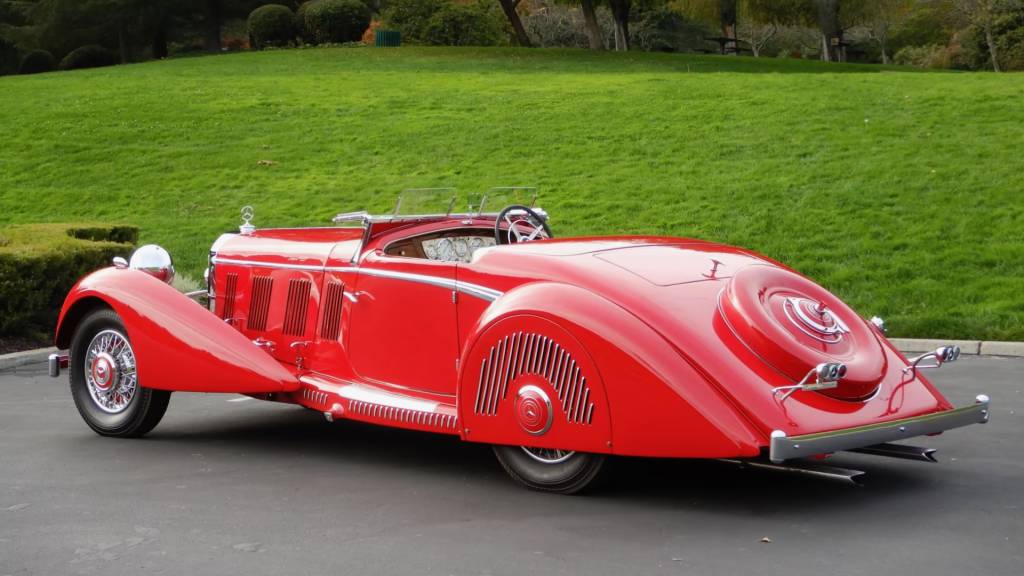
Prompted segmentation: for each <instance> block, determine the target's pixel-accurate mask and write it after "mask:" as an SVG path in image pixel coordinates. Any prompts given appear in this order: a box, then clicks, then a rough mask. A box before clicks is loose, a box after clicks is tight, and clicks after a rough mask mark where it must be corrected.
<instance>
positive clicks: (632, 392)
mask: <svg viewBox="0 0 1024 576" xmlns="http://www.w3.org/2000/svg"><path fill="white" fill-rule="evenodd" d="M531 323H532V326H533V327H534V328H536V330H527V329H523V328H521V326H528V325H530V324H531ZM545 323H547V324H550V325H553V326H555V327H556V329H555V330H552V331H550V332H548V333H547V334H545V336H547V337H548V338H549V339H550V340H553V341H555V342H557V343H558V344H559V345H560V347H561V348H562V349H567V350H568V349H573V348H574V347H575V349H576V350H578V352H576V353H575V354H574V355H575V356H578V358H576V360H577V363H578V365H579V367H580V369H581V371H582V372H583V373H584V374H587V371H588V370H592V372H593V374H592V375H590V374H587V376H588V381H589V382H590V391H591V397H590V399H589V400H588V401H590V402H593V403H594V408H593V410H594V416H593V419H592V422H591V424H590V425H589V427H587V426H576V427H572V426H562V430H561V431H562V432H566V430H568V433H558V434H556V432H557V431H558V430H557V429H556V427H555V426H552V428H551V433H550V434H544V435H540V436H536V435H533V434H530V433H529V432H528V431H526V430H524V428H523V426H522V424H521V417H520V416H519V415H517V413H516V408H517V406H516V395H517V392H518V390H517V387H516V384H517V383H512V384H511V385H510V386H509V389H508V390H507V391H503V390H501V387H500V386H499V387H497V388H498V392H497V400H493V391H492V400H491V405H495V404H496V405H497V407H496V408H493V409H491V412H493V414H490V413H488V411H487V410H486V409H481V408H480V406H481V404H483V405H484V406H485V407H486V406H488V404H487V402H486V399H487V395H488V388H489V384H490V383H491V382H492V380H493V370H494V366H497V367H498V372H499V379H500V374H501V373H502V370H505V373H506V374H507V373H508V372H507V371H508V370H509V367H508V363H507V361H506V363H505V365H502V364H500V361H499V363H498V364H495V362H494V361H492V360H491V359H492V357H495V356H498V355H501V356H503V357H504V358H506V359H507V358H509V357H511V358H513V364H512V368H511V369H512V370H513V371H515V370H517V369H518V368H517V366H518V365H517V364H515V360H514V359H515V358H517V357H525V361H526V362H527V364H528V365H530V363H531V360H530V359H531V356H530V354H531V353H539V358H540V359H539V360H538V361H535V362H534V363H533V364H532V365H534V366H536V365H538V364H539V365H540V366H541V367H542V370H541V371H542V372H544V368H543V367H544V366H545V362H551V361H552V360H551V358H550V352H549V351H548V350H547V349H546V348H545V344H544V339H543V338H541V339H540V340H541V347H540V349H539V352H535V351H536V350H537V349H536V347H535V344H536V342H530V341H529V340H526V341H525V345H526V346H527V348H526V349H527V352H525V353H523V352H522V348H521V346H522V345H523V343H522V342H524V341H522V340H521V341H520V342H521V343H520V348H519V349H518V350H517V349H516V348H514V337H515V335H516V334H519V333H520V332H522V333H524V334H528V333H531V332H535V331H538V332H543V325H544V324H545ZM474 334H475V336H474V337H472V338H470V339H469V340H468V341H467V343H466V347H465V349H464V353H463V358H462V362H460V364H461V367H462V373H461V374H460V384H459V412H460V419H461V421H462V423H463V426H464V427H465V428H466V429H467V430H465V431H464V435H465V438H466V439H467V440H472V441H478V442H489V443H496V444H508V445H529V446H536V447H542V448H562V449H571V450H583V451H589V452H602V453H613V454H623V455H631V456H660V457H695V458H718V457H735V456H755V455H757V454H758V453H759V450H760V448H761V447H762V446H765V445H766V444H767V438H762V436H763V435H761V434H759V433H758V432H756V431H755V430H754V428H753V427H752V426H751V425H750V423H749V422H748V421H747V420H746V418H745V417H744V416H743V415H741V414H740V413H738V412H737V410H736V409H735V408H734V407H733V406H732V404H731V403H730V402H729V401H728V400H726V399H725V398H723V397H722V395H721V394H720V393H719V392H717V391H716V390H715V389H714V387H712V386H711V385H709V383H708V382H707V380H706V379H705V378H704V377H703V376H702V375H701V373H700V372H698V371H697V370H695V369H694V368H693V367H692V366H690V365H689V364H688V363H687V362H686V360H685V359H684V358H683V357H682V356H680V354H679V353H678V352H677V351H676V350H675V349H674V348H673V347H672V346H671V345H670V344H669V343H668V342H667V341H665V339H664V338H662V337H661V336H660V335H658V334H657V333H656V332H654V330H652V329H651V328H650V327H649V326H647V325H646V324H645V323H643V322H642V321H640V320H639V319H638V318H637V317H636V316H634V315H632V314H630V313H629V312H627V311H626V310H624V309H623V308H621V307H619V306H617V305H615V304H613V303H612V302H610V301H608V300H606V299H604V298H602V297H600V296H598V295H595V294H594V293H592V292H590V291H588V290H585V289H582V288H578V287H575V286H571V285H567V284H557V283H546V282H545V283H533V284H526V285H523V286H520V287H518V288H515V289H513V290H511V291H509V292H507V293H506V294H505V295H504V296H502V297H501V298H500V299H499V300H497V301H495V302H494V304H492V305H491V307H490V308H488V310H487V311H486V312H485V313H484V315H483V316H482V317H481V318H480V320H479V321H478V323H477V327H476V330H475V331H474ZM506 338H509V342H511V343H512V344H511V346H512V347H511V353H510V352H509V351H508V348H509V347H506V350H502V349H501V348H500V346H499V347H498V348H495V346H494V344H495V342H498V343H499V344H500V342H501V341H503V340H505V339H506ZM535 340H536V339H535ZM563 342H565V343H563ZM548 348H550V345H548ZM492 350H493V352H492ZM502 352H504V354H500V353H502ZM534 357H536V356H534ZM554 362H556V363H558V362H560V360H559V359H558V358H557V357H556V358H555V359H554ZM590 367H592V368H590ZM520 372H522V371H521V370H520ZM551 373H552V371H551V369H550V368H548V370H547V374H551ZM553 373H554V374H555V375H556V376H555V382H554V384H552V383H551V382H550V380H549V381H548V382H547V383H548V387H547V388H546V390H547V391H548V392H549V394H550V395H551V396H552V400H555V398H558V397H559V395H558V394H557V390H558V388H559V386H558V379H559V378H560V376H558V375H557V374H558V369H557V368H556V369H555V370H554V371H553ZM545 380H547V379H545ZM532 383H534V384H535V383H536V382H532ZM492 388H493V386H492ZM569 394H572V391H571V390H570V392H569ZM553 404H555V412H556V414H555V418H556V423H565V421H566V414H565V413H563V411H561V410H560V408H561V404H562V401H560V400H555V401H554V402H553ZM570 404H571V402H570ZM587 409H588V410H589V407H588V408H587Z"/></svg>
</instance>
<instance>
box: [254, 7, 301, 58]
mask: <svg viewBox="0 0 1024 576" xmlns="http://www.w3.org/2000/svg"><path fill="white" fill-rule="evenodd" d="M249 38H250V44H252V47H253V48H266V47H267V46H287V45H288V44H290V43H291V42H292V41H293V40H295V15H294V14H293V13H292V11H291V10H290V9H289V8H288V7H287V6H282V5H280V4H267V5H264V6H260V7H259V8H257V9H255V10H253V11H252V13H250V14H249Z"/></svg>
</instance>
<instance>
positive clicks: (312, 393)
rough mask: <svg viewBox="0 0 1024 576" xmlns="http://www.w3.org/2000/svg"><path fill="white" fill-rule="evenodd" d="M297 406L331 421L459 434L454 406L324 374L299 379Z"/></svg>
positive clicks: (296, 396) (296, 395)
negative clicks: (308, 409) (318, 413)
mask: <svg viewBox="0 0 1024 576" xmlns="http://www.w3.org/2000/svg"><path fill="white" fill-rule="evenodd" d="M299 381H300V382H301V383H302V387H301V388H300V389H299V391H298V392H295V393H294V396H293V397H294V400H295V402H296V403H297V404H300V405H302V406H305V407H307V408H310V409H312V410H316V411H318V412H321V413H322V414H323V415H324V418H325V419H326V420H327V421H328V422H334V421H336V420H341V419H347V420H359V421H362V422H369V423H371V424H381V425H385V426H394V427H398V428H408V429H411V430H423V431H426V432H438V433H441V434H459V422H458V412H457V411H456V409H455V406H454V405H453V404H447V403H444V402H437V401H433V400H427V399H424V398H418V397H416V396H410V395H406V394H401V393H397V392H394V391H390V390H385V389H383V388H380V387H377V386H374V385H372V384H367V383H363V382H352V381H348V380H338V379H335V378H330V377H327V376H322V375H303V376H300V377H299Z"/></svg>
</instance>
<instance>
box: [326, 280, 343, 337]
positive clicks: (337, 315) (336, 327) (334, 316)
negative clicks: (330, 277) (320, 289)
mask: <svg viewBox="0 0 1024 576" xmlns="http://www.w3.org/2000/svg"><path fill="white" fill-rule="evenodd" d="M344 293H345V285H344V284H343V283H341V282H338V281H336V280H335V281H332V282H330V283H328V284H327V290H326V291H325V293H324V305H323V308H324V314H323V320H322V321H321V322H320V337H321V338H323V339H324V340H337V339H338V337H339V336H341V306H342V303H343V302H344V298H343V297H342V296H343V294H344Z"/></svg>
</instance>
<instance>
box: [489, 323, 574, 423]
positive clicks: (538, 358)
mask: <svg viewBox="0 0 1024 576" xmlns="http://www.w3.org/2000/svg"><path fill="white" fill-rule="evenodd" d="M523 374H534V375H536V376H540V377H541V378H544V379H545V380H547V381H548V384H550V385H551V387H552V388H554V389H555V391H556V392H557V393H558V401H559V403H560V404H561V406H562V413H563V414H565V419H566V421H567V422H569V423H570V424H590V423H592V422H593V418H594V403H593V402H591V401H590V385H589V384H587V377H586V376H585V375H584V374H583V373H582V371H581V370H580V367H579V365H578V364H577V363H576V360H574V359H573V357H572V355H571V354H569V352H567V351H566V350H565V349H564V348H562V347H561V346H559V345H558V343H556V342H555V341H553V340H551V339H550V338H548V337H547V336H544V335H542V334H531V333H523V332H517V333H515V334H509V335H508V336H505V337H504V338H502V339H501V340H499V341H498V343H497V344H495V345H494V346H492V347H491V349H490V351H489V352H488V354H487V356H485V357H484V360H483V363H482V364H481V366H480V381H479V384H478V385H477V390H476V403H475V406H474V409H475V411H476V413H477V414H481V415H486V416H494V415H496V414H497V413H498V406H499V404H500V402H501V401H502V400H504V399H505V398H506V397H507V395H508V385H509V383H510V382H512V381H513V380H515V379H516V378H517V377H519V376H520V375H523Z"/></svg>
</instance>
